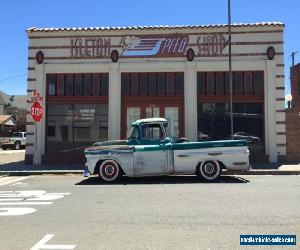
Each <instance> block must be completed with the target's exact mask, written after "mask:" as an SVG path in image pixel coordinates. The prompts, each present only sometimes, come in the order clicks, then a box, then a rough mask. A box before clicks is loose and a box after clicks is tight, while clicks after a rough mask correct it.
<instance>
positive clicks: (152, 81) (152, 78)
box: [148, 73, 156, 96]
mask: <svg viewBox="0 0 300 250" xmlns="http://www.w3.org/2000/svg"><path fill="white" fill-rule="evenodd" d="M148 77H149V81H148V93H149V95H150V96H155V95H156V74H155V73H150V74H149V75H148Z"/></svg>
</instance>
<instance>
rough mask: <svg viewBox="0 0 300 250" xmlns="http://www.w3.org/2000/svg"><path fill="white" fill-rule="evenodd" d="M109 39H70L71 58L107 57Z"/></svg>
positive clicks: (108, 53) (108, 54)
mask: <svg viewBox="0 0 300 250" xmlns="http://www.w3.org/2000/svg"><path fill="white" fill-rule="evenodd" d="M110 47H111V45H110V38H102V37H99V38H75V39H73V38H72V39H71V51H70V52H71V57H96V58H101V57H109V56H110Z"/></svg>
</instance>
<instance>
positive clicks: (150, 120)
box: [131, 118, 167, 125]
mask: <svg viewBox="0 0 300 250" xmlns="http://www.w3.org/2000/svg"><path fill="white" fill-rule="evenodd" d="M150 122H167V120H166V119H165V118H145V119H140V120H136V121H135V122H133V123H131V124H132V125H139V124H140V123H150Z"/></svg>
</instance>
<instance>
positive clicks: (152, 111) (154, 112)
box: [146, 106, 159, 118]
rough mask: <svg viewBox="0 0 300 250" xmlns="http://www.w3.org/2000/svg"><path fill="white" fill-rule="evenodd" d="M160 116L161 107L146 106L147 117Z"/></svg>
mask: <svg viewBox="0 0 300 250" xmlns="http://www.w3.org/2000/svg"><path fill="white" fill-rule="evenodd" d="M150 117H159V107H154V106H151V107H146V118H150Z"/></svg>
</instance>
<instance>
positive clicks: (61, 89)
mask: <svg viewBox="0 0 300 250" xmlns="http://www.w3.org/2000/svg"><path fill="white" fill-rule="evenodd" d="M64 94H65V82H64V75H62V74H59V75H57V95H59V96H63V95H64Z"/></svg>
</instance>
